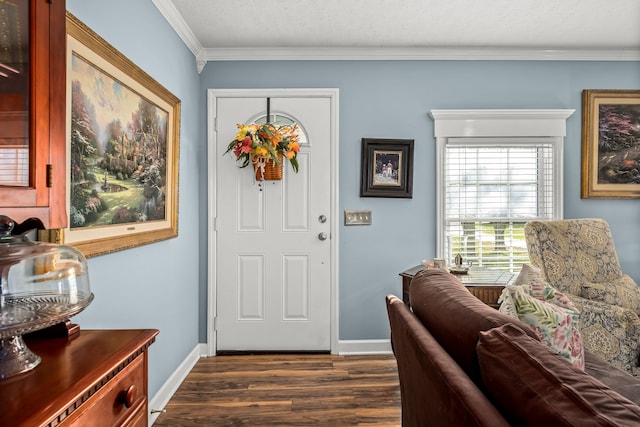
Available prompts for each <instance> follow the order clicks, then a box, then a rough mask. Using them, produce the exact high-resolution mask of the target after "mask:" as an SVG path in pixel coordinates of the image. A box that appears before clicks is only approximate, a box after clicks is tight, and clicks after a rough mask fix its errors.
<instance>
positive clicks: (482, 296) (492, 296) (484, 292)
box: [400, 265, 517, 308]
mask: <svg viewBox="0 0 640 427" xmlns="http://www.w3.org/2000/svg"><path fill="white" fill-rule="evenodd" d="M424 269H425V267H424V266H423V265H416V266H414V267H411V268H409V269H407V270H405V271H403V272H402V273H400V277H402V301H404V303H405V304H407V305H409V288H410V286H411V280H412V279H413V277H414V276H415V275H416V274H417V273H418V272H419V271H422V270H424ZM455 276H457V277H458V279H460V281H461V282H462V284H463V285H464V286H465V287H466V288H467V289H468V290H469V292H471V293H472V294H473V295H475V296H476V297H477V298H478V299H479V300H480V301H482V302H484V303H485V304H487V305H489V306H491V307H493V308H498V307H499V304H498V298H499V297H500V294H501V293H502V290H503V289H504V287H505V286H506V285H507V284H509V283H512V282H513V281H514V280H515V278H516V277H517V274H516V273H509V272H508V271H502V270H496V269H491V268H479V267H472V268H470V269H469V272H468V273H467V274H455Z"/></svg>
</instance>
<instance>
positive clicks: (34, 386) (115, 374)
mask: <svg viewBox="0 0 640 427" xmlns="http://www.w3.org/2000/svg"><path fill="white" fill-rule="evenodd" d="M157 334H158V331H157V330H154V329H139V330H86V331H85V330H83V331H81V332H80V334H79V335H77V337H76V338H34V337H25V342H26V343H27V346H28V347H29V348H30V349H31V350H32V351H33V352H34V353H36V354H37V355H39V356H40V357H41V358H42V361H41V362H40V365H38V366H37V367H36V368H35V369H33V370H31V371H29V372H26V373H24V374H20V375H17V376H15V377H11V378H8V379H6V380H1V381H0V426H11V427H38V426H50V427H54V426H57V425H60V426H83V427H84V426H92V427H94V426H96V427H97V426H135V427H138V426H139V427H147V425H148V411H147V365H148V359H147V354H148V352H147V348H148V347H149V346H150V345H151V344H152V343H153V342H154V341H155V337H156V335H157Z"/></svg>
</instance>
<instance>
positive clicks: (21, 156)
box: [0, 0, 30, 187]
mask: <svg viewBox="0 0 640 427" xmlns="http://www.w3.org/2000/svg"><path fill="white" fill-rule="evenodd" d="M29 77H30V61H29V4H28V2H27V1H26V0H22V1H17V0H15V1H14V0H0V185H2V186H18V187H28V186H29Z"/></svg>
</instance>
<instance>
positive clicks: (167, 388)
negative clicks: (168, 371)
mask: <svg viewBox="0 0 640 427" xmlns="http://www.w3.org/2000/svg"><path fill="white" fill-rule="evenodd" d="M205 349H206V346H205ZM201 352H202V344H198V345H197V346H196V347H195V348H194V349H193V350H192V351H191V353H189V355H188V356H187V357H186V358H185V359H184V360H183V361H182V363H181V364H180V366H178V368H177V369H176V370H175V371H174V372H173V374H172V375H171V376H170V377H169V379H167V381H165V383H164V384H163V385H162V387H160V390H158V392H157V393H156V394H155V396H153V398H152V399H151V400H149V427H151V426H152V425H153V423H154V422H155V421H156V419H157V418H158V417H159V416H160V412H154V413H152V412H151V411H162V410H164V407H165V406H166V405H167V403H169V400H170V399H171V397H172V396H173V394H174V393H175V392H176V391H177V390H178V387H180V384H182V382H183V381H184V379H185V378H186V377H187V375H188V374H189V372H191V369H192V368H193V367H194V366H195V364H196V363H197V362H198V360H199V359H200V356H201V354H202V353H201Z"/></svg>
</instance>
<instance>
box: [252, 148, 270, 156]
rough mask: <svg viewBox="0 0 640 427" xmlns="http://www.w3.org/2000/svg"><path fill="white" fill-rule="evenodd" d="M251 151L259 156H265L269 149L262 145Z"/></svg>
mask: <svg viewBox="0 0 640 427" xmlns="http://www.w3.org/2000/svg"><path fill="white" fill-rule="evenodd" d="M253 152H254V153H255V155H256V156H260V157H267V155H268V154H269V150H267V149H266V148H264V147H262V146H259V147H256V148H254V150H253Z"/></svg>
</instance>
